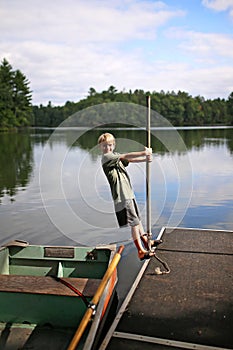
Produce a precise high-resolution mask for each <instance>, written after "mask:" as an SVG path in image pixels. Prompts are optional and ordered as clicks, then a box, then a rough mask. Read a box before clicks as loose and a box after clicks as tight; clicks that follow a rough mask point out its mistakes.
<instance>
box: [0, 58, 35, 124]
mask: <svg viewBox="0 0 233 350" xmlns="http://www.w3.org/2000/svg"><path fill="white" fill-rule="evenodd" d="M31 96H32V95H31V91H30V88H29V81H28V80H27V78H26V76H25V75H24V74H23V73H22V72H21V71H20V70H16V71H13V69H12V66H11V65H10V64H9V62H8V61H7V60H6V59H5V58H4V59H3V61H2V64H1V65H0V127H1V128H12V127H22V126H27V125H30V123H31V118H32V105H31Z"/></svg>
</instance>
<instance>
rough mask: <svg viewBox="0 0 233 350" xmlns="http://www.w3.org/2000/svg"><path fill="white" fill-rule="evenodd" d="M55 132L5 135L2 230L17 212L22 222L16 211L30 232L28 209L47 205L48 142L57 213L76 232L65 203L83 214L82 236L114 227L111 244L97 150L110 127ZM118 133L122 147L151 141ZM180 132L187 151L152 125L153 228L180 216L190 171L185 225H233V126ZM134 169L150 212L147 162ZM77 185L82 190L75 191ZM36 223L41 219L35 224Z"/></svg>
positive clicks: (1, 144)
mask: <svg viewBox="0 0 233 350" xmlns="http://www.w3.org/2000/svg"><path fill="white" fill-rule="evenodd" d="M52 131H53V130H48V129H41V130H31V132H24V133H18V134H7V133H6V134H0V148H1V149H0V197H1V202H2V203H4V204H5V210H2V211H0V214H1V213H2V214H3V213H4V218H5V221H4V220H3V219H1V223H2V227H9V218H8V216H7V215H8V214H9V216H10V215H11V214H12V213H16V214H15V215H16V216H17V215H19V217H20V219H19V217H18V216H17V218H18V219H17V223H18V222H20V220H21V224H22V227H21V228H20V225H19V230H21V231H22V230H23V229H25V221H24V220H25V218H26V216H25V217H24V214H23V213H24V212H25V215H27V212H28V211H32V210H35V211H37V214H38V213H39V210H44V203H42V201H41V197H40V195H41V194H40V190H41V188H40V184H39V172H40V162H41V157H42V155H43V152H44V150H45V147H48V150H49V152H48V154H47V159H46V167H47V168H45V175H46V177H45V178H46V186H47V187H46V188H44V189H43V190H44V191H45V192H46V195H47V196H48V197H49V205H50V206H51V208H52V210H53V211H54V212H55V213H56V215H57V216H58V217H59V216H60V220H61V221H62V222H64V223H66V224H67V225H69V227H70V230H71V231H72V232H73V234H74V235H77V225H76V223H75V222H74V223H72V222H70V220H69V218H68V217H67V219H66V215H65V214H66V211H65V205H68V206H69V208H70V209H71V210H72V211H73V212H74V214H75V215H76V216H77V213H78V216H79V218H80V222H79V227H80V230H82V232H83V234H84V235H86V236H88V234H89V236H90V237H91V235H92V233H93V231H96V230H97V231H98V232H97V236H98V235H100V233H101V234H102V233H103V232H100V231H101V230H102V227H105V228H110V229H109V230H108V232H107V234H108V235H109V236H108V237H109V241H110V239H111V238H110V236H111V233H109V232H110V230H111V229H112V228H113V227H114V228H117V224H116V222H115V219H114V217H115V216H114V213H113V208H112V201H111V197H110V193H109V188H108V184H107V183H106V179H105V177H104V175H103V173H102V171H101V165H100V153H99V150H98V147H96V140H97V139H98V136H99V135H100V134H101V133H102V132H104V131H103V130H100V129H92V130H89V131H86V130H85V129H77V128H73V129H69V130H67V129H66V130H62V129H60V130H59V132H58V133H56V135H55V137H53V138H50V135H51V133H52ZM113 133H114V135H115V137H116V138H117V139H119V140H120V142H119V143H118V150H119V151H120V152H124V151H126V150H127V152H129V151H133V150H137V149H141V148H142V146H143V145H144V144H145V143H146V133H145V130H138V129H133V130H132V129H127V130H125V129H121V130H114V131H113ZM179 134H180V135H181V138H182V139H183V140H184V143H185V146H186V148H185V149H184V148H182V149H181V147H180V145H179V144H177V143H175V144H174V143H173V144H172V146H173V147H172V148H171V147H170V149H168V148H167V147H166V145H165V144H164V143H163V142H162V140H166V139H168V140H169V139H170V138H171V135H172V132H171V130H168V129H165V130H161V129H155V130H153V135H152V148H153V150H154V157H155V161H154V162H153V165H152V216H153V225H154V226H153V229H154V230H159V229H160V228H161V226H163V225H167V224H168V219H169V218H170V217H171V215H173V219H174V220H175V218H176V216H179V215H181V211H182V210H184V205H186V204H187V203H186V204H185V203H184V199H185V191H186V189H187V192H188V191H189V190H190V181H191V180H190V176H192V182H193V188H192V197H191V199H190V202H189V203H188V207H187V208H185V210H186V212H185V216H184V218H183V219H182V220H181V221H180V225H181V226H188V227H212V228H220V229H221V228H222V229H232V228H233V227H232V226H233V224H232V218H231V214H232V209H233V177H232V154H233V129H232V128H226V129H188V130H179ZM48 140H49V141H48ZM129 140H130V142H129ZM47 141H48V143H47ZM124 141H125V142H124ZM61 153H63V154H64V155H65V157H64V159H63V161H62V167H61V164H60V163H59V161H58V158H59V156H60V154H61ZM187 157H188V158H189V160H190V161H191V166H192V174H190V172H188V171H186V169H185V166H186V165H187ZM80 165H82V167H81V168H82V169H83V170H82V171H80ZM177 165H178V168H177ZM61 168H62V170H61ZM177 169H178V170H177ZM129 172H130V176H131V179H132V182H133V186H134V189H135V192H136V196H137V199H138V202H139V206H140V209H141V211H142V214H143V215H145V186H144V184H145V172H144V169H143V165H138V166H135V165H133V166H130V168H129ZM60 174H62V175H61V176H62V177H61V179H62V188H61V191H60V192H59V191H57V182H59V181H60ZM180 181H181V182H182V191H183V194H182V196H181V195H180V190H181V188H180ZM78 182H79V185H80V186H79V188H77V183H78ZM22 194H24V195H22ZM64 196H65V201H64ZM186 199H187V198H186ZM8 202H12V206H9V207H8ZM17 203H18V206H17ZM64 203H65V204H64ZM93 207H94V209H95V213H94V214H93ZM174 208H175V209H174ZM6 213H8V214H6ZM19 213H20V214H19ZM44 214H46V213H44ZM38 215H40V213H39V214H38ZM7 218H8V219H7ZM7 220H8V221H7ZM38 220H39V217H38V219H36V221H38ZM66 220H67V221H66ZM39 221H40V220H39ZM45 222H46V225H48V223H47V221H44V224H42V223H40V225H42V226H43V225H44V227H43V229H42V231H44V232H48V227H45V226H46V225H45ZM34 223H35V217H33V216H31V218H29V220H28V223H27V224H28V225H29V227H28V232H30V230H31V226H32V225H34ZM85 223H91V227H90V225H89V226H85ZM3 224H4V225H5V226H3ZM15 225H16V224H15ZM84 226H85V227H84ZM52 227H53V228H52ZM96 228H97V229H96ZM10 229H11V228H10ZM49 230H50V231H51V232H52V230H56V228H55V227H54V226H51V227H50V229H49ZM114 234H115V233H113V236H114ZM122 235H124V234H122ZM72 239H73V238H72ZM90 239H92V238H90ZM101 239H102V238H100V240H101ZM114 239H115V237H112V240H114Z"/></svg>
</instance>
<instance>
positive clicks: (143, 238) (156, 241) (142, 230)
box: [139, 221, 162, 249]
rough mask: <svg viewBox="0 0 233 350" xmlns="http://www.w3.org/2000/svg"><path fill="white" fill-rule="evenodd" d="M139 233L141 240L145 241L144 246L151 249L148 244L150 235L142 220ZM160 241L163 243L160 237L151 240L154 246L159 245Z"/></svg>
mask: <svg viewBox="0 0 233 350" xmlns="http://www.w3.org/2000/svg"><path fill="white" fill-rule="evenodd" d="M139 233H140V238H141V240H142V242H143V245H144V247H145V248H146V249H149V246H148V235H147V233H145V231H144V228H143V226H142V223H141V221H140V223H139ZM160 243H162V240H160V239H159V240H156V239H155V240H153V239H152V240H151V244H152V246H156V245H158V244H160Z"/></svg>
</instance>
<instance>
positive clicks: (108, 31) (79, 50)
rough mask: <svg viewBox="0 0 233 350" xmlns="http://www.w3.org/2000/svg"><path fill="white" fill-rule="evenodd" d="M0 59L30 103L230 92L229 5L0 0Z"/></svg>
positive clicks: (214, 1)
mask: <svg viewBox="0 0 233 350" xmlns="http://www.w3.org/2000/svg"><path fill="white" fill-rule="evenodd" d="M0 32H1V35H0V60H1V61H2V59H3V58H6V59H7V60H8V61H9V63H10V64H11V65H12V67H13V69H20V70H21V71H22V72H23V73H24V74H25V75H26V76H27V78H28V80H29V81H30V87H31V89H32V90H33V104H41V103H42V104H44V105H47V103H48V101H51V102H52V104H53V105H62V104H64V103H65V102H66V101H75V102H76V101H79V100H80V99H81V98H84V97H85V96H87V95H88V91H89V89H90V87H93V88H95V89H96V90H97V91H102V90H106V89H108V87H109V86H110V85H113V86H115V87H116V88H117V90H118V91H122V90H124V89H125V90H126V91H128V90H129V89H131V90H134V89H143V90H145V91H161V90H164V91H165V92H167V91H172V90H174V91H178V90H182V91H186V92H188V93H190V94H191V95H192V96H197V95H201V96H203V97H205V98H206V99H207V98H211V99H212V98H217V97H220V98H226V99H227V98H228V96H229V94H230V93H231V92H232V91H233V0H176V1H175V0H164V1H155V0H111V1H110V0H56V1H54V0H33V1H31V0H0Z"/></svg>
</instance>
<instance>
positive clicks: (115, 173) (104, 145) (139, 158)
mask: <svg viewBox="0 0 233 350" xmlns="http://www.w3.org/2000/svg"><path fill="white" fill-rule="evenodd" d="M98 144H99V145H100V149H101V151H102V153H103V156H102V167H103V170H104V173H105V175H106V177H107V179H108V182H109V185H110V188H111V193H112V198H113V201H114V206H115V212H116V217H117V221H118V224H119V226H120V227H123V226H126V225H130V226H131V234H132V238H133V240H134V244H135V246H136V248H137V250H138V257H139V259H140V260H144V259H150V258H151V257H152V256H154V252H153V251H148V249H149V247H148V242H147V234H145V232H144V229H143V226H142V223H141V219H140V215H139V211H138V207H137V203H136V201H135V195H134V192H133V189H132V186H131V183H130V178H129V176H128V173H127V171H126V169H125V167H126V166H127V165H128V164H129V163H136V162H146V161H148V162H151V161H152V150H151V149H149V148H146V147H145V150H144V151H141V152H130V153H125V154H119V153H115V152H113V151H114V149H115V138H114V136H113V135H112V134H109V133H104V134H102V135H101V136H100V137H99V139H98ZM142 243H143V245H144V246H143V245H142ZM159 243H161V241H158V240H155V241H151V247H153V246H156V245H158V244H159Z"/></svg>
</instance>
